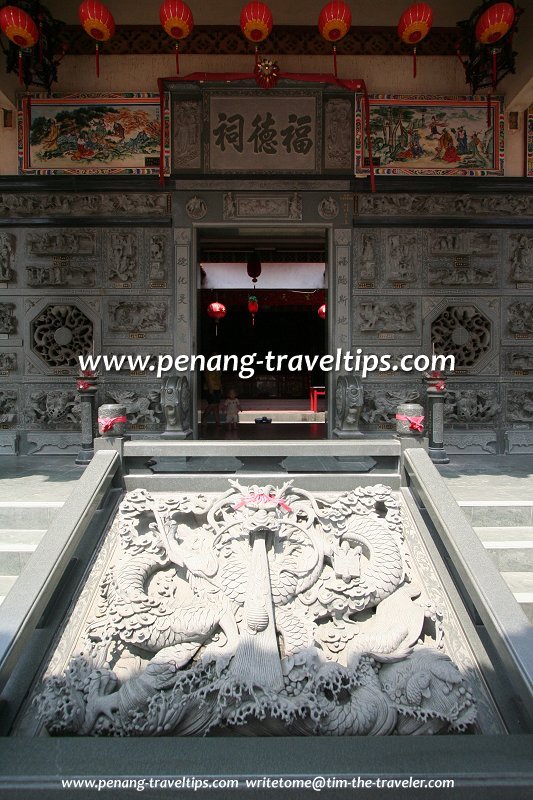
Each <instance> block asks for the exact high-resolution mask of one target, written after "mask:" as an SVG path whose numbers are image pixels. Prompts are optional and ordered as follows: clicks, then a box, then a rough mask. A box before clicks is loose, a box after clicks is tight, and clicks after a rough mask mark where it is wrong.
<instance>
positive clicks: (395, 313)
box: [358, 301, 416, 332]
mask: <svg viewBox="0 0 533 800" xmlns="http://www.w3.org/2000/svg"><path fill="white" fill-rule="evenodd" d="M415 308H416V306H415V304H414V303H401V302H398V303H374V302H371V301H368V302H362V303H360V305H359V309H358V316H359V330H361V331H376V332H381V331H383V332H389V331H390V332H412V331H415V330H416V323H415Z"/></svg>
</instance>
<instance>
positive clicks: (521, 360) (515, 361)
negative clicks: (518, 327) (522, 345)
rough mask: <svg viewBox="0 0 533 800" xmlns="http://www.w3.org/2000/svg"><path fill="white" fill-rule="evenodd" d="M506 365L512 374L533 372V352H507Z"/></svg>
mask: <svg viewBox="0 0 533 800" xmlns="http://www.w3.org/2000/svg"><path fill="white" fill-rule="evenodd" d="M505 365H506V367H507V369H508V370H509V371H510V372H519V373H522V372H533V352H531V350H511V351H507V352H506V353H505Z"/></svg>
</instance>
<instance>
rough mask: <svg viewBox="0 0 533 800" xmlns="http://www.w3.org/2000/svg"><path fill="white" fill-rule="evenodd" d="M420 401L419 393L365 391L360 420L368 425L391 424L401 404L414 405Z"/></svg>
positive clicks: (379, 390)
mask: <svg viewBox="0 0 533 800" xmlns="http://www.w3.org/2000/svg"><path fill="white" fill-rule="evenodd" d="M419 400H420V392H418V391H417V390H416V389H412V390H410V391H407V390H405V391H394V390H390V389H368V388H367V389H365V404H364V408H363V410H362V413H361V418H362V419H363V420H364V421H365V422H366V423H368V424H369V425H377V424H379V423H385V424H388V425H390V424H392V423H393V422H394V418H395V416H396V410H397V408H398V406H399V405H401V404H402V403H415V402H418V401H419Z"/></svg>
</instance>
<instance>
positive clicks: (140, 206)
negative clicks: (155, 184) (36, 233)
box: [0, 192, 170, 217]
mask: <svg viewBox="0 0 533 800" xmlns="http://www.w3.org/2000/svg"><path fill="white" fill-rule="evenodd" d="M169 213H170V195H169V194H159V193H157V194H155V193H154V194H152V193H148V192H145V193H142V194H140V193H139V194H134V193H129V192H128V193H125V192H124V193H122V194H110V193H109V194H108V193H105V194H82V193H72V194H48V193H44V192H42V193H38V194H0V216H3V217H24V216H36V215H38V214H43V215H45V216H48V215H51V214H53V215H63V216H69V215H71V214H79V215H80V216H86V215H89V216H90V215H93V214H107V215H110V216H114V215H116V216H121V215H123V214H124V215H128V216H131V215H132V214H135V215H143V216H144V215H146V216H151V215H160V214H161V215H163V214H169Z"/></svg>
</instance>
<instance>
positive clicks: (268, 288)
mask: <svg viewBox="0 0 533 800" xmlns="http://www.w3.org/2000/svg"><path fill="white" fill-rule="evenodd" d="M236 234H237V235H236ZM326 303H327V269H326V232H325V230H323V229H320V230H317V229H316V228H310V229H304V230H298V231H291V232H290V233H284V232H282V233H280V231H279V229H277V230H274V229H268V228H261V229H254V230H246V229H240V230H239V231H238V232H237V231H228V230H226V229H224V230H223V231H221V230H220V229H219V230H214V231H204V232H203V233H202V234H201V236H200V237H199V241H198V341H199V347H198V353H200V354H202V355H204V356H205V358H206V361H207V360H208V359H210V358H211V359H213V358H214V356H215V354H216V355H217V356H218V357H219V359H218V361H217V360H216V358H215V359H214V360H213V361H212V362H211V363H212V364H215V365H216V364H218V363H220V365H221V369H220V376H219V380H218V379H217V376H215V377H214V378H213V377H212V376H211V375H210V374H209V370H206V371H205V372H204V373H203V374H201V375H199V376H198V387H199V392H198V395H199V397H198V416H199V434H200V437H201V438H228V437H229V438H242V439H249V438H251V439H264V438H266V439H277V438H324V437H325V436H326V425H325V422H326V413H325V410H326V388H325V387H326V385H327V381H326V378H327V376H326V375H325V374H324V373H323V372H322V371H321V369H320V363H319V362H320V358H321V357H322V356H323V355H325V354H326V353H327V326H326V320H325V314H324V312H325V308H323V307H325V305H326ZM213 380H214V384H215V385H217V386H218V384H219V383H220V388H219V390H218V391H219V392H220V401H221V402H220V406H219V409H218V415H217V413H216V411H217V409H216V408H215V407H214V405H216V400H217V396H216V395H215V394H214V392H213V391H212V389H213V386H212V385H211V384H213ZM215 391H216V390H215ZM233 394H234V395H235V396H236V397H237V398H238V399H239V403H240V408H241V409H242V410H241V411H240V412H239V416H238V425H235V424H232V421H231V420H232V418H231V414H230V413H229V412H230V411H231V406H232V404H231V403H229V404H228V402H227V400H228V398H229V399H230V400H231V399H233V397H232V396H231V397H229V396H230V395H233ZM226 412H228V413H226ZM217 416H218V420H217Z"/></svg>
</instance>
